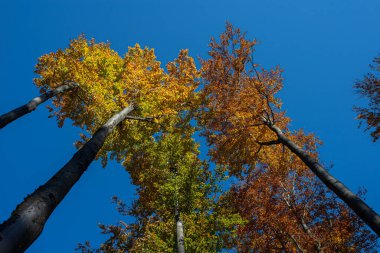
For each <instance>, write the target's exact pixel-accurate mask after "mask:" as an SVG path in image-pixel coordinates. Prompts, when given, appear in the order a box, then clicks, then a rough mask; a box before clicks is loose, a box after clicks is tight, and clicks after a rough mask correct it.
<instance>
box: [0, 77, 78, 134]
mask: <svg viewBox="0 0 380 253" xmlns="http://www.w3.org/2000/svg"><path fill="white" fill-rule="evenodd" d="M78 86H79V85H78V84H77V83H74V82H71V83H68V84H64V85H61V86H59V87H58V88H56V89H55V90H52V91H48V92H46V93H44V94H42V95H41V96H38V97H35V98H33V99H32V100H30V101H29V102H28V103H26V104H25V105H23V106H20V107H18V108H16V109H14V110H12V111H10V112H7V113H4V114H3V115H1V116H0V129H1V128H3V127H5V126H6V125H8V124H9V123H11V122H12V121H15V120H16V119H18V118H20V117H22V116H24V115H25V114H28V113H30V112H32V111H34V110H35V109H36V108H37V106H39V105H40V104H42V103H44V102H45V101H46V100H48V99H50V98H52V97H54V96H56V95H57V94H59V93H63V92H66V91H69V90H71V89H73V88H74V87H78Z"/></svg>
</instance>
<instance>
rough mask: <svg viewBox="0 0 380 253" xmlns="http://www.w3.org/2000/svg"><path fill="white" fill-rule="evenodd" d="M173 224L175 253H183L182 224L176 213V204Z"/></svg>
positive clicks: (177, 212)
mask: <svg viewBox="0 0 380 253" xmlns="http://www.w3.org/2000/svg"><path fill="white" fill-rule="evenodd" d="M175 222H176V232H177V233H176V237H177V252H178V253H185V236H184V233H183V224H182V220H181V217H180V215H179V211H178V204H177V205H176V210H175Z"/></svg>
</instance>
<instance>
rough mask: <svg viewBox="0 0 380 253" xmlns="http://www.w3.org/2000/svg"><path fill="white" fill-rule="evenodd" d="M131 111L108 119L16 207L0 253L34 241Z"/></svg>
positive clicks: (0, 232) (3, 229)
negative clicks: (63, 164) (65, 162)
mask: <svg viewBox="0 0 380 253" xmlns="http://www.w3.org/2000/svg"><path fill="white" fill-rule="evenodd" d="M133 109H134V107H133V105H130V106H129V107H127V108H125V109H123V110H122V111H120V112H119V113H117V114H115V115H114V116H113V117H112V118H110V119H109V120H108V121H107V123H106V124H104V125H103V126H102V127H101V128H99V129H98V130H97V131H96V132H95V134H94V135H93V136H92V138H91V139H90V140H89V141H88V142H87V143H86V144H85V145H84V146H83V147H82V148H81V149H80V150H78V151H77V152H76V153H75V155H74V156H73V158H71V160H70V161H69V162H68V163H67V164H66V165H65V166H63V167H62V169H60V170H59V171H58V172H57V173H56V174H55V175H54V176H53V177H52V178H50V180H49V181H47V182H46V183H45V184H44V185H42V186H40V187H39V188H38V189H37V190H36V191H35V192H34V193H32V194H31V195H30V196H28V197H27V198H25V200H24V201H23V202H22V203H21V204H19V205H18V206H17V207H16V210H14V211H13V212H12V215H11V217H10V218H9V219H8V220H7V221H5V222H4V223H3V224H1V225H0V252H1V253H8V252H9V253H14V252H24V251H25V250H26V249H27V248H28V247H29V246H30V245H31V244H32V243H33V242H34V241H35V240H36V239H37V237H38V236H39V235H40V234H41V232H42V230H43V228H44V225H45V223H46V221H47V219H48V218H49V216H50V215H51V213H52V212H53V211H54V209H55V208H56V207H57V206H58V204H59V203H60V202H61V201H62V200H63V198H64V197H65V196H66V194H67V193H68V192H69V191H70V189H71V187H73V185H74V184H75V183H76V182H77V181H78V180H79V178H80V177H81V176H82V174H83V173H84V172H85V171H86V169H87V168H88V166H89V165H90V163H91V162H92V161H93V160H94V158H95V156H96V154H97V153H98V152H99V150H100V148H101V147H102V146H103V144H104V141H105V140H106V138H107V136H108V135H109V134H110V133H111V131H112V130H113V129H114V128H115V126H116V125H118V124H119V123H120V122H121V121H122V120H124V119H125V118H126V117H127V115H128V114H129V113H130V112H131V111H132V110H133Z"/></svg>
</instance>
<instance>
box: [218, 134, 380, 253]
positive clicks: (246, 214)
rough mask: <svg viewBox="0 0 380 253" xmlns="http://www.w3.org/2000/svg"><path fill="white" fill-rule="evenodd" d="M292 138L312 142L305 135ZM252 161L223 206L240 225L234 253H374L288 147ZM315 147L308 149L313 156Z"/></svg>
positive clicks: (359, 226)
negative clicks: (264, 159)
mask: <svg viewBox="0 0 380 253" xmlns="http://www.w3.org/2000/svg"><path fill="white" fill-rule="evenodd" d="M302 135H303V133H298V138H303V139H309V140H312V139H313V138H312V137H311V136H308V137H307V136H302ZM272 148H274V149H276V150H275V152H277V153H278V155H277V156H276V157H274V158H273V159H272V160H271V161H270V163H268V164H262V163H257V164H256V165H255V168H254V169H252V170H250V171H249V172H248V174H247V175H246V176H244V178H243V179H242V180H241V181H240V182H239V183H238V184H236V185H235V186H234V187H233V188H232V189H231V191H230V192H229V193H228V194H227V196H226V197H225V199H224V201H223V203H224V205H226V206H229V207H230V208H231V209H233V210H235V212H237V213H239V214H240V215H241V217H242V218H243V219H244V220H245V221H246V223H244V224H243V225H239V229H238V238H237V240H236V244H237V245H238V246H237V248H238V251H239V252H325V253H327V252H374V251H376V248H377V246H378V245H377V241H376V239H377V236H376V235H375V234H373V233H371V231H370V230H369V229H368V228H367V227H366V226H365V224H364V223H363V222H362V221H361V220H360V219H359V218H358V217H357V216H356V215H355V213H353V212H352V211H351V210H350V209H349V208H348V207H347V206H346V205H345V204H344V203H342V202H341V201H339V200H337V198H336V197H335V196H334V194H333V193H332V192H331V191H330V190H328V189H327V188H326V187H325V186H324V185H323V184H322V183H321V182H320V181H318V180H317V179H316V178H315V177H314V176H313V175H312V173H311V172H310V170H308V168H307V167H306V166H305V165H304V164H303V162H302V161H301V160H300V159H299V158H298V157H296V156H295V155H294V154H293V153H292V152H291V151H290V150H289V149H283V148H282V147H280V146H274V147H272ZM315 148H316V146H315V143H313V142H308V147H307V149H308V151H309V152H310V153H311V154H315Z"/></svg>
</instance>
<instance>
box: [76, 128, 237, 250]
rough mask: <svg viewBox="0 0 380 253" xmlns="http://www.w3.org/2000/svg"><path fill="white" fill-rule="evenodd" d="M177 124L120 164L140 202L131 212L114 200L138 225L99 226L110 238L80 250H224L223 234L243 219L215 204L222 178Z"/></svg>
mask: <svg viewBox="0 0 380 253" xmlns="http://www.w3.org/2000/svg"><path fill="white" fill-rule="evenodd" d="M175 126H176V128H172V129H168V130H169V131H168V132H164V133H163V134H162V135H160V136H156V142H155V143H154V145H151V144H149V145H143V146H141V145H140V146H136V150H134V152H131V153H129V154H130V155H129V156H127V157H126V160H125V161H124V162H123V164H124V166H125V168H126V170H127V171H128V172H129V173H130V175H131V178H132V183H133V184H134V185H136V186H137V187H138V188H137V195H138V198H137V199H136V201H135V202H134V203H133V204H132V206H130V207H129V208H128V207H127V206H126V205H125V204H122V203H121V202H120V201H118V200H116V202H117V203H118V206H119V211H120V212H121V213H122V214H125V215H131V216H133V217H134V218H135V219H136V221H135V222H133V223H132V224H126V223H124V222H120V224H117V225H109V226H104V225H102V226H101V229H102V233H107V234H111V237H110V238H109V239H108V240H107V241H106V242H105V243H103V244H102V245H101V247H100V248H99V249H92V248H91V246H90V244H89V243H88V242H87V243H85V244H84V245H80V246H79V248H78V250H80V251H81V252H217V251H219V250H221V249H222V248H224V247H225V246H224V245H223V240H222V238H223V235H224V234H229V235H230V234H231V235H230V236H229V238H231V237H233V234H234V231H235V227H236V225H237V224H240V222H241V219H240V218H239V216H238V215H233V214H229V213H227V212H223V210H221V209H220V208H219V207H218V205H217V202H216V201H217V196H216V193H217V192H218V191H219V189H218V186H217V181H218V180H219V179H220V174H213V173H212V172H211V171H210V169H209V168H208V165H207V163H205V162H202V161H201V160H199V158H198V157H197V156H198V153H199V151H198V145H197V144H196V143H195V142H194V140H193V139H192V138H191V136H192V135H193V128H192V127H190V126H189V124H188V123H187V124H183V123H182V124H178V123H177V124H176V125H175ZM178 223H180V225H179V224H178ZM183 228H184V229H183ZM182 239H183V241H182Z"/></svg>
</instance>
